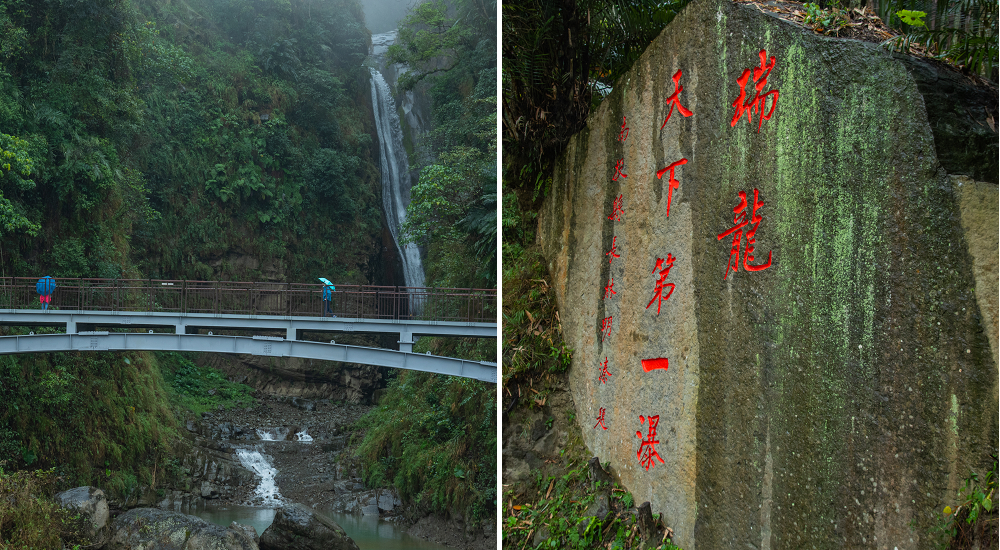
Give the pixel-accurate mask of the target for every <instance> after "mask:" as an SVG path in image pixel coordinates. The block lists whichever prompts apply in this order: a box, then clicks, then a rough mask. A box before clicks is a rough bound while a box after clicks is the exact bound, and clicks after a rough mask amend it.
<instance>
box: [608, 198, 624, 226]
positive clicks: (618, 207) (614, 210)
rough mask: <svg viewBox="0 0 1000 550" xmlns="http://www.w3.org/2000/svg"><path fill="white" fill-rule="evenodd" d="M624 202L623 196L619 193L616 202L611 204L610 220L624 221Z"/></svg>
mask: <svg viewBox="0 0 1000 550" xmlns="http://www.w3.org/2000/svg"><path fill="white" fill-rule="evenodd" d="M623 203H624V201H623V200H622V196H621V195H618V198H617V199H615V202H614V203H612V205H611V215H610V216H608V219H609V220H611V221H615V222H620V221H622V217H621V215H622V214H624V213H625V206H624V204H623Z"/></svg>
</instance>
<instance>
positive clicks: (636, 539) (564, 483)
mask: <svg viewBox="0 0 1000 550" xmlns="http://www.w3.org/2000/svg"><path fill="white" fill-rule="evenodd" d="M635 504H636V503H635V500H634V498H633V496H632V494H631V493H629V492H628V491H626V490H625V489H622V488H621V487H619V486H618V484H617V483H613V482H608V481H597V482H596V483H592V482H591V481H590V480H589V479H588V465H587V463H586V462H584V461H583V460H575V461H570V462H569V463H568V464H567V465H566V470H565V473H564V474H562V475H559V476H548V477H543V476H542V475H541V474H539V476H538V478H537V480H536V482H535V485H534V486H533V487H532V490H530V491H528V492H527V494H524V493H521V494H517V491H516V490H510V491H505V493H504V502H503V547H504V548H508V549H515V550H523V549H525V548H528V549H538V550H541V549H547V548H607V549H608V550H612V549H631V548H639V547H640V546H641V545H642V544H643V542H646V545H645V546H644V547H645V548H658V549H661V550H674V549H678V550H679V548H678V547H677V546H675V545H674V544H673V543H672V542H671V541H670V539H669V537H668V536H667V535H668V534H670V533H671V532H670V531H669V530H664V529H663V528H662V526H660V525H657V528H656V529H655V532H656V533H657V535H656V536H655V537H654V538H653V540H652V541H649V542H647V541H644V540H643V537H642V533H641V530H640V528H639V524H638V521H637V519H636V518H637V516H636V507H635ZM603 511H606V512H607V514H606V515H605V516H604V517H603V519H601V515H602V513H603ZM657 521H658V518H657ZM659 533H663V535H659Z"/></svg>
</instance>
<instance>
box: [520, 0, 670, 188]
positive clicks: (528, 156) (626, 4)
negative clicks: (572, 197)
mask: <svg viewBox="0 0 1000 550" xmlns="http://www.w3.org/2000/svg"><path fill="white" fill-rule="evenodd" d="M688 1H689V0H675V1H671V2H660V1H655V0H611V1H602V0H567V1H563V2H543V1H540V0H516V1H514V2H504V4H503V33H504V42H503V90H504V91H503V116H504V119H503V136H504V158H505V167H504V174H505V175H504V178H505V179H506V180H508V183H507V185H509V186H511V188H512V189H516V190H518V191H519V192H527V193H530V194H531V195H533V196H531V197H530V199H531V200H538V199H539V198H540V196H541V195H542V194H543V193H544V188H543V187H541V186H540V185H539V184H541V183H542V182H543V181H544V178H543V177H540V176H539V175H540V174H542V173H545V172H546V171H547V168H546V166H547V165H548V163H549V162H550V161H551V159H552V158H553V155H554V154H556V153H557V152H558V151H559V150H561V149H562V146H563V144H564V143H565V142H566V140H567V139H569V137H570V136H571V135H573V134H575V133H576V132H577V131H579V130H580V129H581V128H583V125H584V123H585V122H586V120H587V116H588V115H589V113H590V109H591V107H592V106H593V105H595V104H596V103H597V102H599V101H600V99H601V98H602V97H603V96H602V94H601V93H600V90H606V89H607V88H608V87H609V86H612V85H614V83H615V81H616V80H617V79H618V77H620V76H621V75H622V74H624V73H625V71H627V70H628V69H629V68H631V66H632V64H633V63H635V60H636V59H638V58H639V56H640V55H641V54H642V52H643V51H645V49H646V47H647V46H649V43H650V42H651V41H652V40H653V39H654V38H655V37H656V36H657V35H659V34H660V32H661V31H662V30H663V27H664V26H665V25H667V24H668V23H670V21H672V20H673V18H674V16H676V15H677V13H679V12H680V10H681V9H682V8H683V7H684V6H685V5H687V3H688ZM508 174H509V175H508Z"/></svg>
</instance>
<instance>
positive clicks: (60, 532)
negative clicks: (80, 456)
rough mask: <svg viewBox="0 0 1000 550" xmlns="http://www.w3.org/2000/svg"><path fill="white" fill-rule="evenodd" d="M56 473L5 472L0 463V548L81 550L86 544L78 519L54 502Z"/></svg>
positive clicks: (50, 471)
mask: <svg viewBox="0 0 1000 550" xmlns="http://www.w3.org/2000/svg"><path fill="white" fill-rule="evenodd" d="M55 485H56V473H55V471H54V470H36V471H33V472H32V471H21V472H15V473H7V472H5V471H4V469H3V463H2V462H0V494H2V495H4V498H0V549H2V550H8V549H10V550H20V549H22V548H73V549H74V550H75V549H78V548H81V545H84V546H85V545H86V544H87V543H88V542H89V541H87V540H86V539H85V538H84V537H83V535H82V533H84V532H86V531H85V529H86V526H85V525H83V523H82V520H81V518H80V517H79V516H77V515H74V514H72V513H70V512H69V511H68V510H66V509H64V508H61V507H60V506H59V505H58V504H57V503H56V502H55V501H54V500H53V498H52V497H53V494H54V488H55Z"/></svg>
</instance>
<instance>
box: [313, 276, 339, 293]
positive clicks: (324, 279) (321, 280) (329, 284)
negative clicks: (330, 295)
mask: <svg viewBox="0 0 1000 550" xmlns="http://www.w3.org/2000/svg"><path fill="white" fill-rule="evenodd" d="M317 278H318V279H319V282H321V283H323V284H324V285H326V286H328V287H330V290H331V291H334V290H337V287H335V286H333V283H331V282H330V279H327V278H326V277H317Z"/></svg>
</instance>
